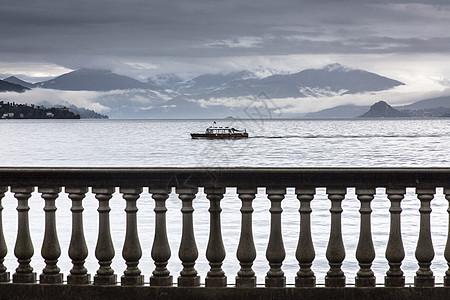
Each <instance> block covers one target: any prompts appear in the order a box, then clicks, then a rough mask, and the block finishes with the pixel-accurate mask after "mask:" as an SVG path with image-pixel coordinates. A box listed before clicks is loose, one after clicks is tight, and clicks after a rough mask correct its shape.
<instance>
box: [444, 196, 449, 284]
mask: <svg viewBox="0 0 450 300" xmlns="http://www.w3.org/2000/svg"><path fill="white" fill-rule="evenodd" d="M444 194H445V199H447V201H448V209H447V212H448V232H447V243H446V244H445V250H444V257H445V260H446V261H447V265H448V269H447V271H445V276H444V286H450V188H445V189H444Z"/></svg>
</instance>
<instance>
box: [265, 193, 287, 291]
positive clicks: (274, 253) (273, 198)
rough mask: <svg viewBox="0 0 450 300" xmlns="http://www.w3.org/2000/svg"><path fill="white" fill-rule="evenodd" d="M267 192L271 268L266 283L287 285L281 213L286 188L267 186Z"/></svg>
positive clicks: (268, 258) (267, 256)
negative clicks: (284, 268) (283, 268)
mask: <svg viewBox="0 0 450 300" xmlns="http://www.w3.org/2000/svg"><path fill="white" fill-rule="evenodd" d="M266 193H267V197H268V198H269V200H270V210H269V211H270V235H269V244H268V245H267V250H266V258H267V260H268V261H269V266H270V270H269V271H268V272H267V275H266V278H265V279H266V280H265V284H266V287H285V286H286V277H285V276H284V272H283V270H282V269H281V266H282V265H283V261H284V258H285V257H286V251H285V250H284V244H283V235H282V233H281V213H282V212H283V209H282V208H281V201H282V200H283V199H284V195H285V194H286V189H285V188H279V189H277V188H267V189H266Z"/></svg>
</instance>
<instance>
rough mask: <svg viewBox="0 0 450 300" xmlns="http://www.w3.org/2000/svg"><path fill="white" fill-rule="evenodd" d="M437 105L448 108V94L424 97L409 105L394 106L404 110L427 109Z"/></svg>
mask: <svg viewBox="0 0 450 300" xmlns="http://www.w3.org/2000/svg"><path fill="white" fill-rule="evenodd" d="M437 107H446V108H450V96H445V97H437V98H430V99H424V100H421V101H417V102H414V103H412V104H409V105H402V106H396V107H395V108H396V109H399V110H406V109H408V110H417V109H429V108H437Z"/></svg>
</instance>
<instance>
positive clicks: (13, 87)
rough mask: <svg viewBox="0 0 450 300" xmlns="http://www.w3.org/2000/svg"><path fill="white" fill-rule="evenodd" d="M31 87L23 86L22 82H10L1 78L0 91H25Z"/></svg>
mask: <svg viewBox="0 0 450 300" xmlns="http://www.w3.org/2000/svg"><path fill="white" fill-rule="evenodd" d="M26 90H29V88H27V87H24V86H21V85H20V84H15V83H10V82H7V81H4V80H0V92H17V93H23V92H25V91H26Z"/></svg>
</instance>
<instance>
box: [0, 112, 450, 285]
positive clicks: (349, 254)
mask: <svg viewBox="0 0 450 300" xmlns="http://www.w3.org/2000/svg"><path fill="white" fill-rule="evenodd" d="M211 124H212V121H205V120H202V121H198V120H195V121H194V120H61V121H46V120H22V121H15V120H1V122H0V134H1V140H2V143H1V147H0V166H54V167H60V166H71V167H92V166H96V167H112V166H117V167H161V166H162V167H209V166H220V167H237V166H247V167H262V166H270V167H450V155H449V150H448V149H449V145H450V121H448V120H445V119H439V120H264V121H261V120H252V121H249V120H229V121H228V120H227V121H224V122H223V123H221V124H220V125H223V126H233V127H235V128H246V129H247V131H248V132H249V134H250V138H248V139H243V140H192V139H191V138H190V136H189V133H190V132H202V131H204V129H205V128H206V127H208V126H209V125H211ZM235 192H236V191H235V189H228V190H227V194H226V196H225V198H224V199H223V200H222V208H223V212H222V231H223V235H224V243H225V248H226V251H227V257H226V259H225V261H224V270H225V272H226V275H227V276H228V281H229V283H233V282H234V277H235V276H236V272H237V271H238V269H239V264H238V262H237V260H236V258H235V257H236V255H235V252H236V249H237V243H238V240H239V233H240V214H239V213H238V212H239V208H240V201H239V200H238V198H237V196H236V194H235ZM264 192H265V191H264V189H260V190H259V193H258V195H257V198H256V199H255V201H254V209H255V212H254V215H253V224H254V228H253V230H254V238H255V243H256V248H257V252H258V255H257V259H256V261H255V265H254V270H255V271H256V273H257V276H258V283H264V276H265V273H266V272H267V271H268V264H267V261H266V259H265V249H266V247H267V242H268V234H269V230H268V229H269V226H270V224H269V220H270V215H269V213H268V209H269V204H270V203H269V201H268V200H267V198H266V197H265V194H264ZM317 192H318V194H317V196H316V197H315V199H314V200H313V202H312V208H313V213H312V230H313V240H314V245H315V249H316V259H315V261H314V264H313V270H314V271H315V273H316V277H317V281H318V282H319V283H323V282H324V276H325V273H326V271H327V270H328V264H327V261H326V258H325V251H326V245H327V243H328V236H329V219H330V214H329V211H328V209H329V206H330V203H329V200H327V198H326V195H325V191H324V190H323V189H318V190H317ZM39 197H40V196H39V194H38V193H37V192H35V193H34V194H33V197H32V198H31V200H30V207H31V209H30V224H31V235H32V239H33V243H34V247H35V256H34V258H33V260H32V266H33V267H34V268H35V271H36V272H37V273H38V274H40V273H41V271H42V268H43V266H44V264H43V262H42V258H41V257H40V247H41V245H42V239H43V232H44V228H43V224H44V214H43V211H42V208H43V201H42V200H41V199H40V198H39ZM180 202H181V201H180V200H178V199H177V196H176V195H175V194H172V195H171V197H170V198H169V199H168V201H167V207H168V216H167V217H168V233H169V241H170V244H171V248H172V258H171V260H170V262H169V266H168V268H169V270H170V271H171V273H172V274H173V275H174V278H175V281H176V277H177V276H178V273H179V271H180V270H181V264H180V261H179V259H178V254H177V249H178V245H179V242H180V237H181V213H180V211H179V210H180V204H181V203H180ZM298 202H299V201H298V200H297V199H296V197H295V195H294V191H293V190H288V195H287V196H286V199H285V200H283V202H282V206H283V209H284V212H283V215H282V220H283V239H284V243H285V247H286V260H285V261H284V264H283V270H284V271H285V273H286V277H287V282H288V283H290V284H293V283H294V277H295V273H296V272H297V270H298V265H297V262H296V260H295V248H296V246H297V240H298V226H299V216H298V206H299V203H298ZM2 205H3V207H4V210H3V222H4V231H5V235H6V240H7V245H8V247H9V249H8V250H9V251H8V255H7V257H6V260H5V264H6V266H7V267H8V269H9V271H10V272H14V269H15V268H16V267H17V263H16V259H15V257H14V255H13V247H14V243H15V238H16V230H17V229H16V227H17V213H16V211H15V208H16V206H17V202H16V200H15V199H14V198H13V196H12V195H11V193H7V195H6V197H5V198H4V199H3V201H2ZM84 205H85V211H84V217H85V233H86V240H87V243H88V247H89V250H90V253H89V257H88V259H87V262H86V266H87V268H88V270H89V272H90V273H91V274H95V271H96V270H97V268H98V264H97V261H96V259H95V256H94V249H95V244H96V240H97V230H98V227H97V226H98V215H97V211H96V208H97V201H96V199H95V198H94V197H93V196H92V195H91V194H88V195H87V197H86V200H85V201H84ZM110 205H111V208H112V210H111V220H112V224H111V229H112V237H113V241H114V245H115V249H116V257H115V259H114V261H113V268H114V270H115V272H116V273H117V274H118V276H121V275H122V272H123V270H124V268H125V264H124V262H123V259H122V258H121V249H122V246H123V240H124V236H125V213H124V212H123V209H124V207H125V201H124V200H123V199H121V196H120V194H119V193H116V194H115V195H114V197H113V199H112V200H111V203H110ZM57 206H58V211H57V221H58V224H59V226H58V234H59V239H60V244H61V248H62V251H63V254H62V255H61V258H60V262H59V266H60V268H61V269H62V272H64V275H67V273H68V272H69V270H70V268H71V263H70V259H69V258H68V255H67V249H68V244H69V241H70V216H71V215H70V200H69V199H68V197H67V195H66V194H65V193H61V194H60V197H59V198H58V200H57ZM208 206H209V203H208V200H207V199H206V197H205V195H204V194H203V192H202V190H200V192H199V194H198V195H197V198H196V199H195V200H194V208H195V212H194V220H195V225H194V226H195V235H196V239H197V244H198V247H199V254H200V255H199V259H198V261H197V265H196V268H197V270H198V271H199V274H200V275H201V278H202V282H204V277H205V275H206V272H207V271H208V269H209V266H208V262H207V261H206V259H205V255H204V253H205V251H206V245H207V241H208V234H209V215H208V212H207V210H208ZM447 206H448V202H447V201H446V200H445V199H444V197H443V195H442V190H441V189H438V193H437V195H436V198H435V200H433V201H432V208H433V212H432V234H433V243H434V248H435V252H436V257H435V260H434V261H433V265H432V269H433V271H434V272H435V276H436V281H437V282H442V276H443V274H444V272H445V270H446V264H445V260H444V258H443V251H444V247H445V242H446V238H447V222H448V221H447V218H448V214H447V212H446V209H447ZM138 207H139V213H138V219H139V220H138V222H139V235H140V240H141V245H142V249H143V257H142V259H141V262H140V268H141V270H142V271H143V274H144V275H145V276H146V281H148V277H149V276H150V275H151V272H152V270H153V269H154V265H153V261H152V259H151V257H150V251H151V246H152V242H153V234H154V232H153V231H154V213H153V208H154V202H153V200H152V199H151V197H150V195H149V194H148V193H147V190H145V189H144V193H143V194H142V195H141V198H140V199H139V200H138ZM388 207H389V201H388V200H387V199H386V196H385V195H384V189H378V190H377V195H376V197H375V199H374V201H373V202H372V208H373V213H372V233H373V240H374V244H375V248H376V255H377V257H376V259H375V261H374V265H373V269H374V271H375V275H376V276H377V282H379V283H382V282H383V277H384V275H385V272H386V270H387V269H388V265H387V262H386V260H385V258H384V251H385V248H386V243H387V240H388V234H389V228H388V225H387V224H389V211H388ZM402 207H403V209H404V211H403V213H402V233H403V242H404V245H405V251H406V258H405V260H404V263H403V266H402V268H403V270H404V271H405V273H406V274H405V275H406V278H407V281H408V282H412V281H413V276H414V273H415V271H416V270H417V262H416V261H415V258H414V250H415V245H416V243H417V237H418V230H419V228H418V224H419V213H418V208H419V201H418V200H417V199H416V198H415V195H414V190H412V189H411V190H409V189H408V194H407V196H406V197H405V200H404V201H403V202H402ZM343 208H344V212H343V215H342V226H343V235H344V244H345V249H346V259H345V261H344V266H343V269H344V271H345V272H346V276H347V282H348V283H353V282H354V277H355V275H356V271H357V270H358V265H357V261H356V259H355V250H356V245H357V242H358V235H359V212H358V210H359V203H358V201H357V200H356V197H355V195H354V189H349V190H348V195H347V197H346V199H345V200H344V201H343Z"/></svg>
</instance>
